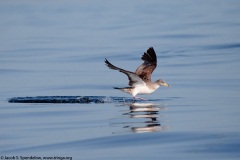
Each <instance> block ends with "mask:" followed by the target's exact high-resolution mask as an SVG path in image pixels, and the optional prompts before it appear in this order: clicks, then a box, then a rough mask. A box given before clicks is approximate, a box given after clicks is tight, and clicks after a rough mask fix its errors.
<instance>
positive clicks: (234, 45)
mask: <svg viewBox="0 0 240 160" xmlns="http://www.w3.org/2000/svg"><path fill="white" fill-rule="evenodd" d="M201 48H203V49H205V50H221V49H235V48H240V43H232V44H216V45H206V46H202V47H201Z"/></svg>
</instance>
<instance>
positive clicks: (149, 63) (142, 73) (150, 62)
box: [135, 47, 157, 82]
mask: <svg viewBox="0 0 240 160" xmlns="http://www.w3.org/2000/svg"><path fill="white" fill-rule="evenodd" d="M142 60H143V61H144V62H143V64H142V65H140V66H139V67H138V68H137V69H136V71H135V73H136V74H137V75H138V76H139V77H140V78H142V79H143V81H144V82H151V75H152V72H153V71H154V69H155V68H156V67H157V56H156V53H155V51H154V49H153V47H150V48H149V49H148V50H147V52H145V53H144V54H143V55H142Z"/></svg>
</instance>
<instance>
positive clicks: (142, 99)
mask: <svg viewBox="0 0 240 160" xmlns="http://www.w3.org/2000/svg"><path fill="white" fill-rule="evenodd" d="M136 99H140V100H144V101H147V99H144V98H141V97H134V100H136Z"/></svg>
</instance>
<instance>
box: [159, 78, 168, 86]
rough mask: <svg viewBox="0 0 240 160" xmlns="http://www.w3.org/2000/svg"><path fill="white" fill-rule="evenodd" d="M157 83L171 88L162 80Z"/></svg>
mask: <svg viewBox="0 0 240 160" xmlns="http://www.w3.org/2000/svg"><path fill="white" fill-rule="evenodd" d="M156 82H157V84H158V85H159V86H166V87H170V85H169V84H167V83H166V82H165V81H164V80H162V79H159V80H157V81H156Z"/></svg>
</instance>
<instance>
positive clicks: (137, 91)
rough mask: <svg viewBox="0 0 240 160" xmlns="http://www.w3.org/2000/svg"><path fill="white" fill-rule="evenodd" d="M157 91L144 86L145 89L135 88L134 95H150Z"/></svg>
mask: <svg viewBox="0 0 240 160" xmlns="http://www.w3.org/2000/svg"><path fill="white" fill-rule="evenodd" d="M154 91H155V90H154V89H150V88H148V87H146V86H143V87H135V88H134V90H133V94H134V95H137V94H150V93H152V92H154Z"/></svg>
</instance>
